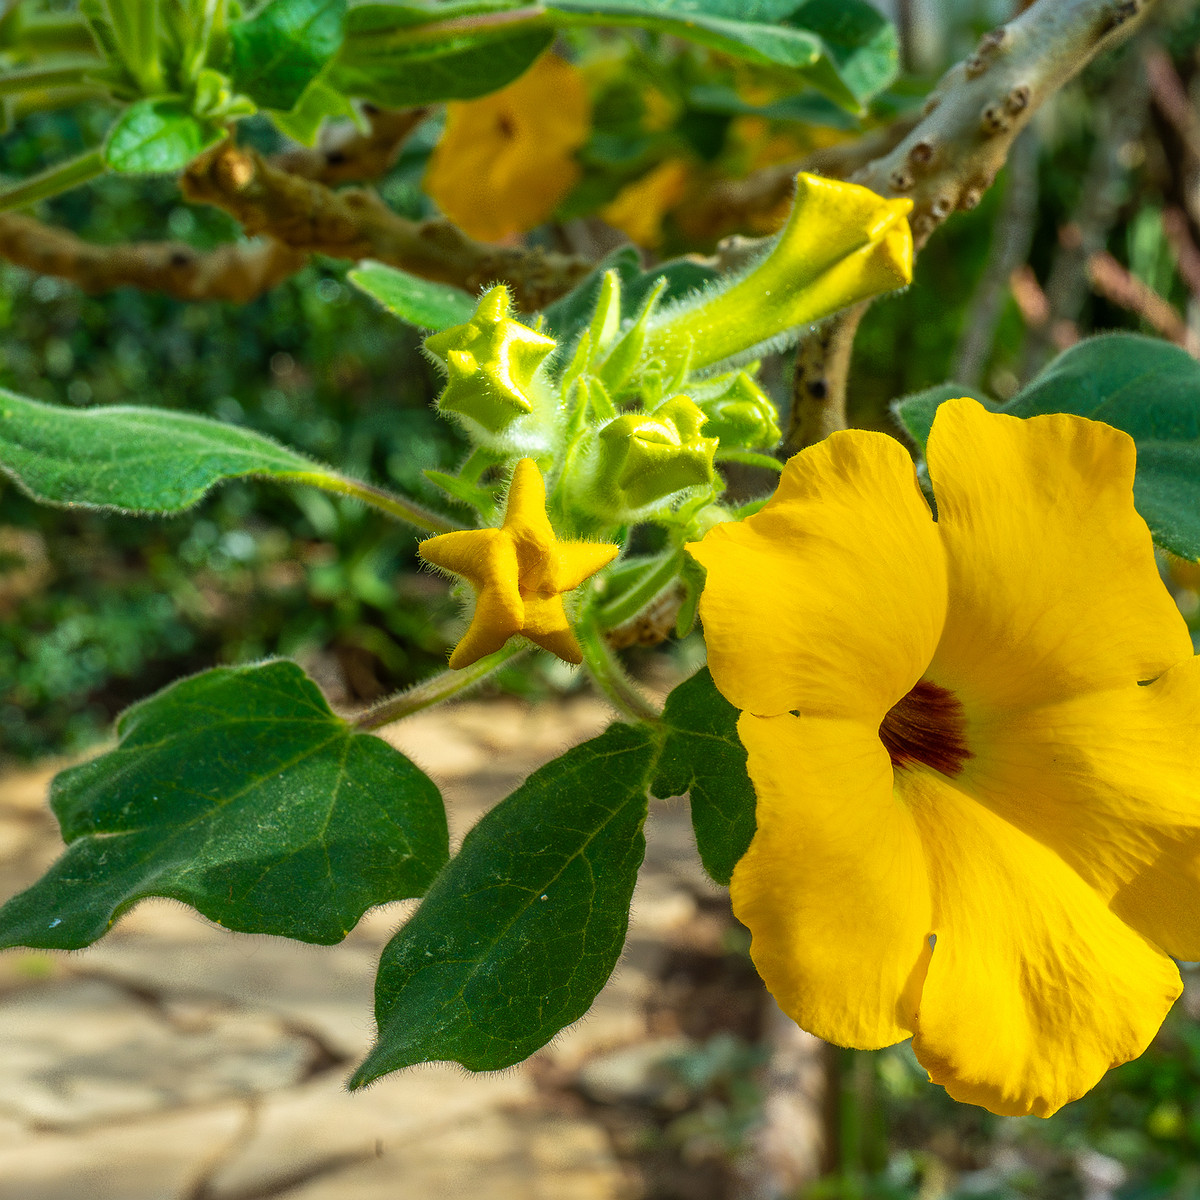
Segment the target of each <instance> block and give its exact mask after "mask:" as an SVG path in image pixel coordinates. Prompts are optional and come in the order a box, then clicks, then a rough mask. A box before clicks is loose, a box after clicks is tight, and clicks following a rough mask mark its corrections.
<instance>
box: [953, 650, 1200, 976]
mask: <svg viewBox="0 0 1200 1200" xmlns="http://www.w3.org/2000/svg"><path fill="white" fill-rule="evenodd" d="M975 741H976V744H977V749H978V753H977V755H976V757H975V759H974V760H973V761H972V762H971V763H970V764H969V765H968V768H967V771H966V773H965V775H964V780H969V786H970V788H971V791H972V792H973V794H975V795H977V796H978V797H979V799H980V800H982V801H983V802H984V803H985V804H987V805H988V806H989V807H990V808H991V809H992V810H993V811H994V812H996V813H997V814H999V815H1000V816H1001V817H1003V818H1004V819H1005V820H1007V821H1009V822H1010V823H1011V824H1013V825H1015V826H1017V827H1018V828H1020V829H1022V830H1024V831H1025V832H1026V833H1028V834H1030V835H1031V836H1032V837H1034V838H1036V839H1037V840H1038V841H1040V842H1041V843H1043V844H1044V845H1046V846H1048V847H1050V848H1051V849H1052V850H1054V851H1055V853H1057V854H1058V855H1059V857H1061V858H1062V859H1063V860H1064V861H1065V862H1067V863H1069V864H1070V865H1071V866H1072V867H1073V868H1074V869H1075V871H1076V872H1077V873H1078V874H1079V875H1080V877H1081V878H1082V879H1084V880H1085V881H1086V882H1087V883H1088V884H1089V885H1090V886H1091V887H1092V888H1093V889H1094V890H1095V891H1096V892H1097V893H1098V894H1099V895H1100V897H1101V898H1102V899H1103V900H1104V901H1105V902H1106V903H1107V904H1108V906H1109V907H1110V908H1111V910H1112V911H1113V913H1115V914H1116V915H1117V916H1118V917H1120V918H1121V919H1122V920H1123V921H1125V922H1126V923H1127V924H1128V925H1130V926H1132V927H1133V928H1134V929H1136V930H1137V931H1138V932H1139V933H1141V934H1143V935H1144V936H1145V937H1147V938H1149V939H1150V940H1151V941H1152V942H1154V943H1155V944H1156V945H1158V946H1160V947H1162V949H1164V950H1165V951H1167V953H1168V954H1172V955H1174V956H1175V957H1176V958H1182V959H1189V960H1195V959H1200V903H1198V902H1197V897H1200V803H1198V802H1197V792H1198V782H1200V658H1189V659H1187V660H1186V661H1184V662H1181V663H1179V664H1178V665H1177V666H1175V667H1173V668H1172V669H1171V670H1170V671H1168V672H1167V673H1166V674H1165V675H1163V676H1162V677H1161V678H1160V679H1158V680H1157V681H1156V682H1155V683H1153V684H1150V685H1149V686H1148V687H1137V686H1135V685H1130V686H1128V687H1126V688H1122V689H1117V690H1114V691H1110V692H1096V693H1089V694H1087V695H1084V696H1079V697H1076V698H1074V699H1071V700H1066V701H1062V702H1060V703H1057V704H1052V705H1047V706H1043V707H1038V708H1034V709H1029V710H1027V711H1024V712H1020V713H1007V714H1005V717H1004V719H1003V720H999V719H997V720H993V721H992V722H990V723H989V724H987V725H986V726H983V727H981V728H980V729H979V730H978V731H977V733H976V737H975Z"/></svg>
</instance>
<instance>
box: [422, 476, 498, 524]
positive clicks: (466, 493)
mask: <svg viewBox="0 0 1200 1200" xmlns="http://www.w3.org/2000/svg"><path fill="white" fill-rule="evenodd" d="M421 474H422V475H424V476H425V478H426V479H428V480H429V482H430V483H432V484H436V485H437V486H438V487H439V488H441V489H442V491H443V492H445V493H446V495H447V496H449V497H450V498H451V499H452V500H457V501H458V502H459V503H460V504H465V505H466V506H467V507H468V508H473V509H474V510H475V511H476V512H477V513H479V515H480V516H481V517H483V518H484V519H485V520H486V521H491V519H492V517H493V516H494V515H495V512H496V497H495V495H494V494H493V493H492V492H491V491H489V490H488V489H487V488H481V487H479V486H478V485H477V484H474V483H468V482H467V480H465V479H460V478H459V477H458V476H457V475H450V474H448V473H447V472H445V471H435V470H433V469H432V468H428V469H426V470H424V471H422V472H421Z"/></svg>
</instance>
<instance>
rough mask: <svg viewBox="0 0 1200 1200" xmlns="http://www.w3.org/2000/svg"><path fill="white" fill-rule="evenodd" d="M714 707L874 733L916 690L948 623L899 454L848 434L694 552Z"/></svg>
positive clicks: (933, 549)
mask: <svg viewBox="0 0 1200 1200" xmlns="http://www.w3.org/2000/svg"><path fill="white" fill-rule="evenodd" d="M688 549H689V550H690V552H691V553H692V555H693V556H694V557H695V558H696V559H697V560H698V561H699V562H701V563H702V564H703V565H704V566H705V567H706V568H707V570H708V581H707V583H706V585H705V588H704V591H703V593H702V595H701V598H700V617H701V620H702V621H703V623H704V630H705V639H706V641H707V644H708V662H709V667H710V668H711V670H712V673H713V679H714V680H715V681H716V684H717V687H718V688H719V689H720V690H721V692H722V694H723V695H724V696H725V697H726V698H727V699H728V700H729V701H730V702H731V703H732V704H734V705H735V706H736V707H738V708H741V709H745V710H747V711H749V712H753V713H758V714H759V715H762V716H774V715H776V714H778V713H784V712H788V711H790V710H792V709H800V710H802V711H803V712H804V713H806V714H809V715H813V716H830V717H849V718H852V719H860V720H862V721H863V722H864V723H866V724H868V725H871V726H872V727H873V728H878V725H879V722H880V721H881V720H882V719H883V715H884V714H885V713H886V712H887V710H888V709H889V708H891V706H892V705H893V704H895V703H896V701H897V700H899V699H900V697H901V696H903V695H904V694H905V693H906V692H907V691H908V690H909V689H910V688H911V687H912V686H913V684H915V683H916V682H917V680H918V679H919V678H920V677H921V674H922V672H923V670H924V669H925V666H926V665H927V664H928V662H929V660H930V658H931V657H932V655H933V651H934V647H935V646H936V645H937V642H938V637H939V636H940V634H941V631H942V625H943V622H944V620H945V614H946V568H945V563H944V559H943V554H942V548H941V545H940V543H939V541H938V536H937V530H936V528H935V526H934V523H933V519H932V517H931V516H930V513H929V506H928V505H927V504H926V503H925V498H924V497H923V496H922V495H921V491H920V488H919V487H918V486H917V480H916V473H915V471H914V469H913V464H912V460H911V459H910V458H909V456H908V453H907V451H906V450H905V449H904V448H903V447H902V446H901V445H900V444H899V443H898V442H897V441H896V440H895V439H894V438H890V437H887V436H886V435H884V434H881V433H865V432H861V431H858V430H850V431H846V432H842V433H835V434H834V435H833V436H832V437H830V438H828V439H827V440H826V441H824V442H822V443H820V444H819V445H817V446H812V447H810V448H809V449H807V450H803V451H801V453H800V454H798V455H796V456H795V457H794V458H793V459H792V460H791V461H790V462H789V463H788V465H787V467H786V469H785V470H784V473H783V478H782V480H781V482H780V484H779V490H778V491H777V492H776V493H775V496H774V497H773V498H772V500H771V501H770V503H769V504H767V505H766V506H765V507H764V508H763V509H762V510H761V511H760V512H759V513H756V514H755V515H754V516H752V517H750V518H749V519H748V520H745V521H740V522H728V523H725V524H722V525H718V526H716V527H715V528H714V529H713V530H711V531H710V532H709V533H708V534H707V535H706V536H705V538H704V539H703V541H701V542H699V543H696V544H693V545H691V546H689V547H688Z"/></svg>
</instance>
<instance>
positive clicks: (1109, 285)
mask: <svg viewBox="0 0 1200 1200" xmlns="http://www.w3.org/2000/svg"><path fill="white" fill-rule="evenodd" d="M1087 274H1088V280H1089V281H1090V283H1091V285H1092V288H1093V289H1094V290H1095V291H1096V292H1098V293H1099V294H1100V295H1101V296H1105V297H1107V298H1108V299H1109V300H1111V301H1112V302H1113V303H1114V304H1116V305H1119V306H1120V307H1121V308H1124V309H1126V310H1127V311H1129V312H1132V313H1136V314H1137V315H1138V316H1139V317H1141V318H1142V320H1143V321H1145V322H1146V324H1147V325H1149V326H1150V328H1151V329H1153V330H1154V331H1155V332H1156V333H1160V334H1162V336H1163V337H1165V338H1167V339H1169V340H1170V341H1172V342H1174V343H1175V344H1176V345H1177V346H1183V347H1184V349H1186V350H1187V352H1188V353H1189V354H1191V355H1192V356H1193V357H1194V358H1200V340H1198V339H1197V337H1196V334H1195V333H1194V332H1193V331H1192V330H1190V329H1188V326H1187V322H1186V321H1185V320H1184V319H1183V317H1182V316H1181V315H1180V314H1179V312H1178V311H1177V310H1176V309H1175V308H1174V307H1173V306H1172V305H1171V304H1170V302H1169V301H1167V300H1165V299H1164V298H1163V297H1162V296H1160V295H1159V294H1158V293H1157V292H1156V291H1155V290H1154V289H1153V288H1152V287H1151V286H1150V285H1149V284H1148V283H1146V282H1145V281H1144V280H1142V279H1139V278H1138V277H1137V276H1136V275H1134V274H1132V273H1131V272H1130V270H1129V269H1128V268H1127V267H1124V266H1122V265H1121V263H1119V262H1118V261H1117V260H1116V259H1115V258H1113V256H1112V255H1111V254H1109V252H1108V251H1107V250H1098V251H1097V252H1096V253H1095V254H1093V255H1092V256H1091V257H1090V258H1089V259H1088V264H1087Z"/></svg>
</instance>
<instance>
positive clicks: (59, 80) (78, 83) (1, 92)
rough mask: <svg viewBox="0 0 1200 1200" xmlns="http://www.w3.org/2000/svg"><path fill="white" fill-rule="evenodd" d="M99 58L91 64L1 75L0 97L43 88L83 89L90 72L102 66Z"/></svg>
mask: <svg viewBox="0 0 1200 1200" xmlns="http://www.w3.org/2000/svg"><path fill="white" fill-rule="evenodd" d="M102 65H103V64H102V63H101V62H100V60H99V59H98V58H96V59H92V60H91V61H90V62H79V63H66V64H64V65H61V66H55V67H31V68H30V69H29V70H27V71H10V72H9V73H8V74H7V75H0V96H16V95H19V94H20V93H21V92H32V91H37V90H39V89H42V88H60V87H83V86H85V85H86V84H87V82H88V79H87V75H88V72H89V71H94V70H95V69H96V68H97V67H99V66H102Z"/></svg>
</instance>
